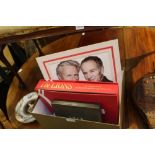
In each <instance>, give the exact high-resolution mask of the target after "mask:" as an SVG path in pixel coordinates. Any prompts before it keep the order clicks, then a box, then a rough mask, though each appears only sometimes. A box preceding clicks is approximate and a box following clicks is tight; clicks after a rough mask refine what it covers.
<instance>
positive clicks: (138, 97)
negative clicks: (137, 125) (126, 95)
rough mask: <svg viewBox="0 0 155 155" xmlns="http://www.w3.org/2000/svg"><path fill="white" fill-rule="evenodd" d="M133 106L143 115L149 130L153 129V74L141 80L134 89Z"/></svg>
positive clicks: (154, 82) (154, 121)
mask: <svg viewBox="0 0 155 155" xmlns="http://www.w3.org/2000/svg"><path fill="white" fill-rule="evenodd" d="M132 95H133V99H134V102H135V104H136V105H137V106H138V107H139V108H140V109H141V110H142V111H143V112H144V113H145V115H146V117H147V119H148V122H149V125H150V127H151V128H155V74H148V75H146V76H144V77H143V78H141V79H140V80H139V81H138V82H137V83H136V84H135V87H134V90H133V94H132Z"/></svg>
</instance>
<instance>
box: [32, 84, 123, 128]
mask: <svg viewBox="0 0 155 155" xmlns="http://www.w3.org/2000/svg"><path fill="white" fill-rule="evenodd" d="M59 82H60V81H59ZM102 84H104V83H102ZM40 86H41V85H39V87H40ZM39 87H38V86H37V87H36V90H39V91H40V92H42V91H41V90H40V89H38V88H39ZM50 89H51V88H50ZM82 90H83V91H84V89H82ZM82 90H81V91H82ZM78 92H79V90H78ZM93 92H94V91H93ZM101 92H102V93H101ZM43 93H44V95H45V96H46V97H47V96H48V98H49V100H52V99H53V95H51V94H53V93H54V96H59V95H60V96H61V98H62V97H63V99H66V98H68V97H69V98H70V97H71V100H72V99H73V100H75V98H76V99H78V100H80V101H83V99H82V98H84V99H86V100H87V101H89V100H91V102H92V100H93V98H94V97H91V96H93V95H94V93H95V92H94V93H90V92H89V93H88V92H85V93H84V92H80V93H75V96H74V97H75V98H74V97H73V98H72V96H73V94H71V93H68V92H67V93H66V91H56V90H55V91H52V92H51V91H49V90H46V91H45V90H44V91H43ZM62 94H63V95H62ZM83 95H84V97H83ZM104 95H106V96H108V95H112V96H113V98H115V99H114V100H115V101H116V100H117V101H118V94H117V95H116V94H115V95H114V94H109V92H108V93H107V94H105V91H104V92H103V91H100V92H98V93H97V92H96V95H95V96H96V99H97V98H98V99H99V100H102V99H104V98H105V96H104ZM60 96H59V97H60ZM102 96H104V97H103V98H102ZM112 96H108V97H107V99H110V100H111V97H112ZM114 96H115V97H114ZM96 99H95V100H96ZM122 104H123V102H122V100H121V101H120V102H119V104H117V102H115V106H114V107H113V106H112V107H113V108H112V111H113V110H114V111H113V112H111V114H112V115H110V122H109V117H106V119H105V118H104V123H103V122H94V121H88V120H80V119H73V118H66V117H60V116H55V115H53V112H52V110H51V109H50V106H49V107H48V106H47V104H45V101H43V98H40V99H39V100H38V102H37V104H36V105H35V107H34V109H33V111H32V114H33V115H34V117H35V118H36V119H37V121H38V122H39V123H40V124H41V125H42V127H43V128H62V129H66V128H68V129H72V128H75V129H79V128H82V129H85V128H87V129H92V128H108V129H110V128H121V127H122V114H123V113H122ZM113 105H114V104H113ZM103 107H104V108H105V105H104V106H103ZM110 109H111V108H109V110H110ZM105 110H106V111H107V109H106V108H105ZM108 116H109V115H108Z"/></svg>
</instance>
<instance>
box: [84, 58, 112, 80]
mask: <svg viewBox="0 0 155 155" xmlns="http://www.w3.org/2000/svg"><path fill="white" fill-rule="evenodd" d="M81 70H82V73H83V75H84V77H85V79H86V80H88V81H94V82H112V81H111V80H109V79H108V78H107V77H106V76H104V74H103V72H104V66H103V62H102V60H101V59H100V58H99V57H97V56H88V57H86V58H85V59H83V60H82V62H81Z"/></svg>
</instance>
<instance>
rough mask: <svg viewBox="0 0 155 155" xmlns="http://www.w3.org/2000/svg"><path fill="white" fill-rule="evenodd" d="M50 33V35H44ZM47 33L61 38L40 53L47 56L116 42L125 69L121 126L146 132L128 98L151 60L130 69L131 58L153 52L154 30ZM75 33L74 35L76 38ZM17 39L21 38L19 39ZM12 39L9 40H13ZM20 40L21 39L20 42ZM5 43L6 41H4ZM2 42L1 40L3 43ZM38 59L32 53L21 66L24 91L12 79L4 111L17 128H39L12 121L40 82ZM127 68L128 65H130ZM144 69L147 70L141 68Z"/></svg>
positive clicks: (41, 35)
mask: <svg viewBox="0 0 155 155" xmlns="http://www.w3.org/2000/svg"><path fill="white" fill-rule="evenodd" d="M46 32H49V31H46ZM50 32H51V33H47V34H46V35H48V36H55V35H56V36H57V35H58V36H61V38H60V39H57V40H56V41H53V42H52V43H50V44H49V45H47V46H46V47H44V48H43V49H42V52H43V54H50V53H54V52H59V51H63V50H68V49H72V48H76V47H80V46H85V45H89V44H93V43H98V42H102V41H107V40H112V39H118V41H119V48H120V55H121V63H122V66H123V68H125V73H126V83H125V85H126V87H125V88H126V89H125V95H126V96H125V103H124V117H123V119H124V121H123V122H124V123H123V128H147V126H146V124H145V122H144V121H143V119H142V118H141V117H140V115H139V113H138V112H137V110H136V109H135V107H134V105H133V103H132V101H131V100H130V94H131V90H132V87H133V85H134V83H135V82H136V81H137V80H138V79H139V78H140V77H141V76H142V75H143V74H146V73H148V72H152V71H153V67H152V65H150V61H151V62H152V61H153V59H154V56H153V55H151V56H150V57H149V58H146V59H145V60H142V61H140V62H139V63H137V65H131V63H130V62H133V60H134V59H133V58H136V57H137V56H140V55H142V54H145V53H150V52H152V51H153V50H155V44H154V41H155V30H154V29H153V28H148V27H116V28H109V29H107V28H104V27H98V28H95V29H88V31H87V30H86V32H85V34H84V35H82V33H81V32H82V30H80V31H78V33H77V32H76V30H75V28H74V31H73V29H72V27H65V28H62V27H61V28H60V29H59V28H56V29H55V30H52V31H50ZM76 33H77V34H76ZM46 35H44V34H38V33H34V34H33V35H30V36H29V37H28V39H32V38H33V36H34V38H35V37H36V36H37V37H43V36H46ZM19 38H20V37H19ZM14 39H15V38H11V40H14ZM20 39H21V38H20ZM7 40H9V39H8V38H7ZM2 41H4V40H2ZM36 56H38V54H37V53H35V54H34V55H33V56H32V57H31V58H30V59H29V60H28V61H27V62H26V63H25V64H24V65H23V66H22V72H20V73H19V75H20V77H21V78H22V80H23V81H24V83H25V84H26V89H24V90H21V89H20V88H19V87H18V80H17V78H14V79H13V81H12V84H11V86H10V89H9V91H8V95H7V101H6V104H7V111H8V116H9V119H10V121H11V122H12V124H13V126H14V127H16V128H40V125H39V124H38V123H37V122H34V123H28V124H22V123H19V122H18V121H17V120H16V119H15V112H14V109H15V106H16V104H17V102H18V101H19V100H20V98H22V97H23V96H24V95H26V94H27V93H29V92H31V91H33V90H34V87H35V85H36V84H37V82H38V80H39V79H41V78H42V75H41V72H40V70H39V68H38V65H37V63H36V61H35V57H36ZM129 64H130V65H129ZM143 66H147V67H143Z"/></svg>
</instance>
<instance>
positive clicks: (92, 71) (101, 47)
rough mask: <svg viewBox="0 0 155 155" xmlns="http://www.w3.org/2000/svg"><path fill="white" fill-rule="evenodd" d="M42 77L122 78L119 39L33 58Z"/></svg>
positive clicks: (88, 79) (115, 79)
mask: <svg viewBox="0 0 155 155" xmlns="http://www.w3.org/2000/svg"><path fill="white" fill-rule="evenodd" d="M36 60H37V63H38V65H39V67H40V70H41V72H42V74H43V77H44V79H45V80H72V81H74V80H79V81H95V82H118V83H121V81H122V72H121V62H120V54H119V46H118V40H117V39H116V40H111V41H106V42H101V43H97V44H92V45H88V46H83V47H80V48H75V49H71V50H67V51H61V52H58V53H54V54H50V55H46V56H41V57H38V58H36Z"/></svg>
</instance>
